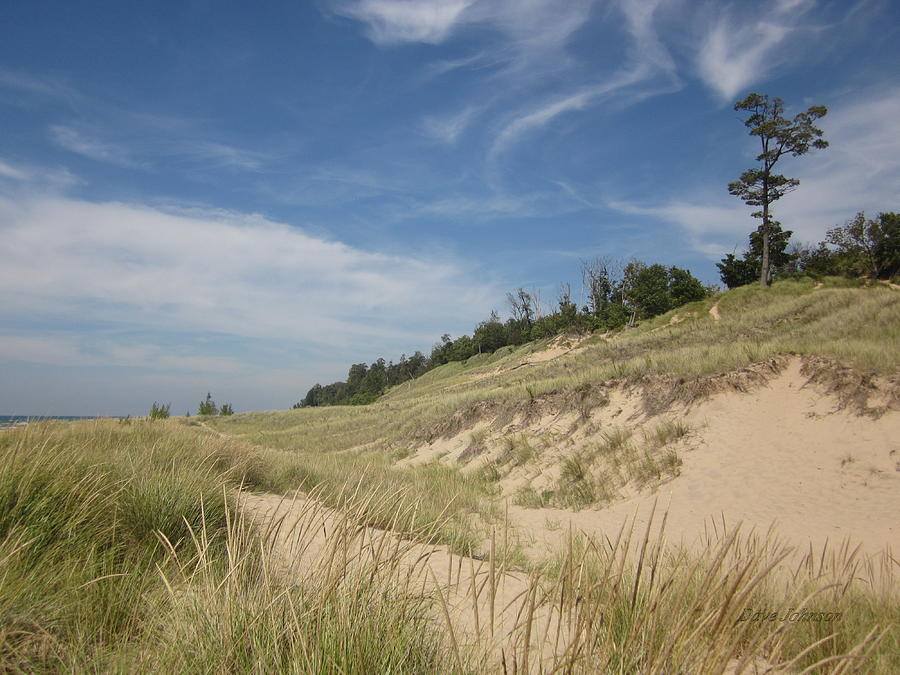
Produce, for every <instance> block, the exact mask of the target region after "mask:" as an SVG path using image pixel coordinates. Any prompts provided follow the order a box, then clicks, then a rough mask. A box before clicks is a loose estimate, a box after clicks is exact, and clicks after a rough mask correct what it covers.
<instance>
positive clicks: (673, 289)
mask: <svg viewBox="0 0 900 675" xmlns="http://www.w3.org/2000/svg"><path fill="white" fill-rule="evenodd" d="M706 295H707V292H706V287H705V286H704V285H703V284H702V283H701V281H700V280H699V279H697V278H696V277H695V276H694V275H693V274H691V273H690V272H688V271H687V270H683V269H681V268H680V267H670V268H669V296H670V297H671V299H672V303H671V307H672V309H674V308H675V307H681V305H686V304H687V303H689V302H694V301H696V300H702V299H703V298H705V297H706Z"/></svg>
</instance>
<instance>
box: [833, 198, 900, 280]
mask: <svg viewBox="0 0 900 675" xmlns="http://www.w3.org/2000/svg"><path fill="white" fill-rule="evenodd" d="M826 237H827V240H828V243H829V244H831V245H833V246H835V247H837V249H838V255H839V256H840V257H841V258H843V260H842V262H844V264H845V269H846V271H847V272H849V273H851V274H868V275H869V277H871V278H872V279H878V278H881V277H887V278H890V277H892V276H893V275H895V274H896V273H897V272H898V271H900V215H898V214H896V213H880V214H878V218H876V219H874V220H873V219H869V220H866V214H865V213H863V212H860V213H857V214H856V217H855V218H854V219H853V220H851V221H850V222H848V223H847V224H846V225H844V226H843V227H836V228H833V229H831V230H828V234H827V235H826Z"/></svg>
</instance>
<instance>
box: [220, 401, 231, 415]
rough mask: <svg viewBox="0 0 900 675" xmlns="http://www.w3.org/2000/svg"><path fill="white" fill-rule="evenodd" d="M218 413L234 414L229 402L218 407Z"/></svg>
mask: <svg viewBox="0 0 900 675" xmlns="http://www.w3.org/2000/svg"><path fill="white" fill-rule="evenodd" d="M219 415H225V416H228V415H234V408H232V407H231V404H230V403H223V404H222V407H221V408H219Z"/></svg>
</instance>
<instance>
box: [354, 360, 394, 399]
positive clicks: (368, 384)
mask: <svg viewBox="0 0 900 675" xmlns="http://www.w3.org/2000/svg"><path fill="white" fill-rule="evenodd" d="M386 387H387V365H386V364H385V362H384V359H377V360H376V361H375V362H374V363H373V364H372V365H371V366H370V367H369V370H368V371H367V372H366V375H365V377H363V379H362V382H361V383H360V387H359V391H357V393H358V394H371V395H372V396H376V397H377V396H381V395H382V394H383V393H384V390H385V388H386Z"/></svg>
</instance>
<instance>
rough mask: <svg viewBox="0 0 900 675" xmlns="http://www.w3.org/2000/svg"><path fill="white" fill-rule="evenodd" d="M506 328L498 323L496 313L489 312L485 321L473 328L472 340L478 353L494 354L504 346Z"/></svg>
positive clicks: (498, 319)
mask: <svg viewBox="0 0 900 675" xmlns="http://www.w3.org/2000/svg"><path fill="white" fill-rule="evenodd" d="M506 337H507V335H506V327H505V326H504V325H503V324H502V323H501V322H500V317H499V315H498V314H497V312H491V317H490V318H489V319H488V320H487V321H482V322H481V323H480V324H478V327H477V328H475V332H474V333H473V334H472V339H473V340H475V345H476V347H477V349H478V351H479V352H487V353H491V352H495V351H497V350H498V349H500V347H503V346H504V345H506Z"/></svg>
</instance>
